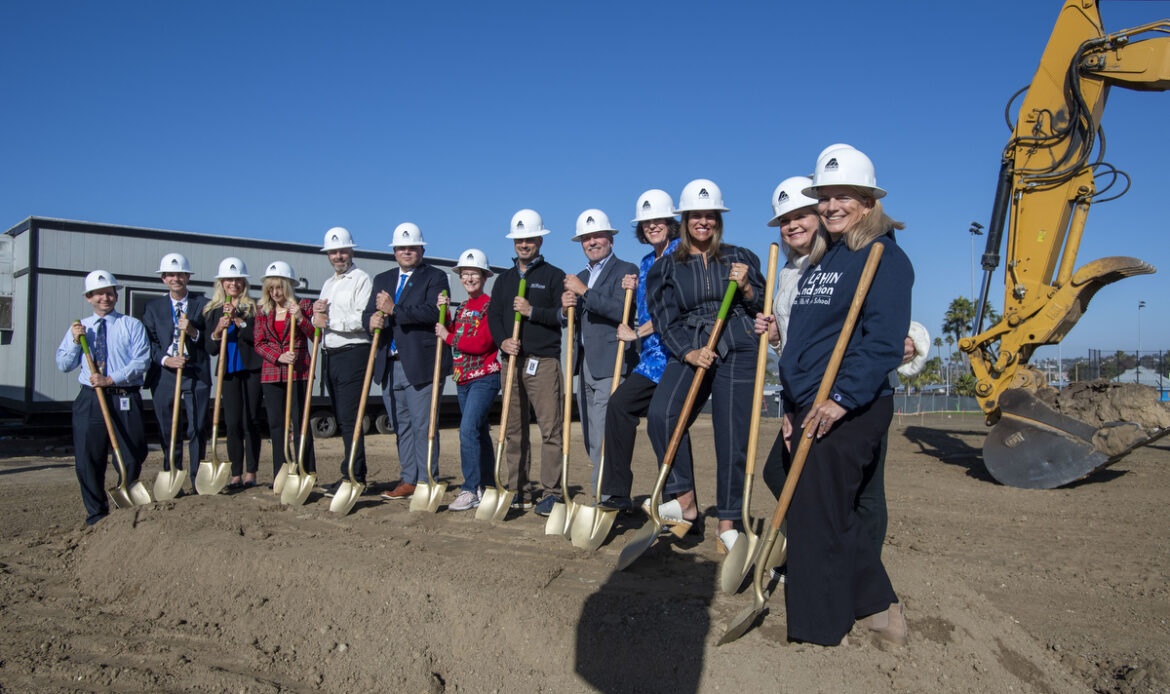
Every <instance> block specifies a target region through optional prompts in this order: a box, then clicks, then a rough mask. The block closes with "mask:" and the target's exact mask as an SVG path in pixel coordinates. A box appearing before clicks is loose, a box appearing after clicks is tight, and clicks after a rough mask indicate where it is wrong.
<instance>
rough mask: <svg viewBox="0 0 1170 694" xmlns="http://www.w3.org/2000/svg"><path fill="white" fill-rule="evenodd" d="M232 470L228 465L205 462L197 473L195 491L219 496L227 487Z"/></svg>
mask: <svg viewBox="0 0 1170 694" xmlns="http://www.w3.org/2000/svg"><path fill="white" fill-rule="evenodd" d="M231 473H232V469H231V466H230V465H228V464H227V463H221V462H217V461H208V460H205V461H203V462H201V463H199V471H198V472H196V473H195V491H197V492H199V493H200V494H219V493H220V491H222V490H223V488H224V487H226V486H227V483H228V478H229V477H230V476H231Z"/></svg>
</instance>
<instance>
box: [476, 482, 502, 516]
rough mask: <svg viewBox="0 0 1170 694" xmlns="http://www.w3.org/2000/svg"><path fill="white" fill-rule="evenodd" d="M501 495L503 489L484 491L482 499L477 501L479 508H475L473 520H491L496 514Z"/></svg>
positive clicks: (493, 488)
mask: <svg viewBox="0 0 1170 694" xmlns="http://www.w3.org/2000/svg"><path fill="white" fill-rule="evenodd" d="M503 493H504V490H503V489H498V488H496V487H488V488H487V489H484V490H483V498H482V499H480V500H479V506H477V507H476V508H475V519H476V520H491V519H492V516H494V515H495V513H496V506H497V505H499V503H500V495H501V494H503Z"/></svg>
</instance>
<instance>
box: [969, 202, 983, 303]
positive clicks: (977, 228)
mask: <svg viewBox="0 0 1170 694" xmlns="http://www.w3.org/2000/svg"><path fill="white" fill-rule="evenodd" d="M967 231H968V232H970V234H971V304H972V305H974V304H975V302H976V301H978V299H976V298H975V237H976V236H983V225H982V224H980V223H979V222H971V228H970V229H968V230H967Z"/></svg>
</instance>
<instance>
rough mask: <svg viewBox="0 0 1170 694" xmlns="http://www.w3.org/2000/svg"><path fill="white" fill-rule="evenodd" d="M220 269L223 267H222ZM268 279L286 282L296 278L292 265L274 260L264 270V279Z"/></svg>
mask: <svg viewBox="0 0 1170 694" xmlns="http://www.w3.org/2000/svg"><path fill="white" fill-rule="evenodd" d="M220 267H223V266H222V265H221V266H220ZM269 277H283V278H285V279H286V280H292V281H294V282H295V281H296V279H297V276H296V274H294V273H293V269H292V265H289V264H288V263H286V262H284V261H283V260H274V261H272V262H271V263H268V267H266V268H264V279H268V278H269Z"/></svg>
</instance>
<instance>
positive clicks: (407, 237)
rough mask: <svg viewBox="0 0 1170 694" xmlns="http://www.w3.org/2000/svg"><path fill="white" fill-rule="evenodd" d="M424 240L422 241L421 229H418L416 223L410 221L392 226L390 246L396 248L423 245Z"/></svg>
mask: <svg viewBox="0 0 1170 694" xmlns="http://www.w3.org/2000/svg"><path fill="white" fill-rule="evenodd" d="M425 245H427V242H426V241H423V235H422V231H420V230H419V228H418V225H417V224H411V223H410V222H403V223H402V224H399V225H398V226H396V227H394V236H393V237H391V241H390V247H391V248H398V247H399V246H425Z"/></svg>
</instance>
